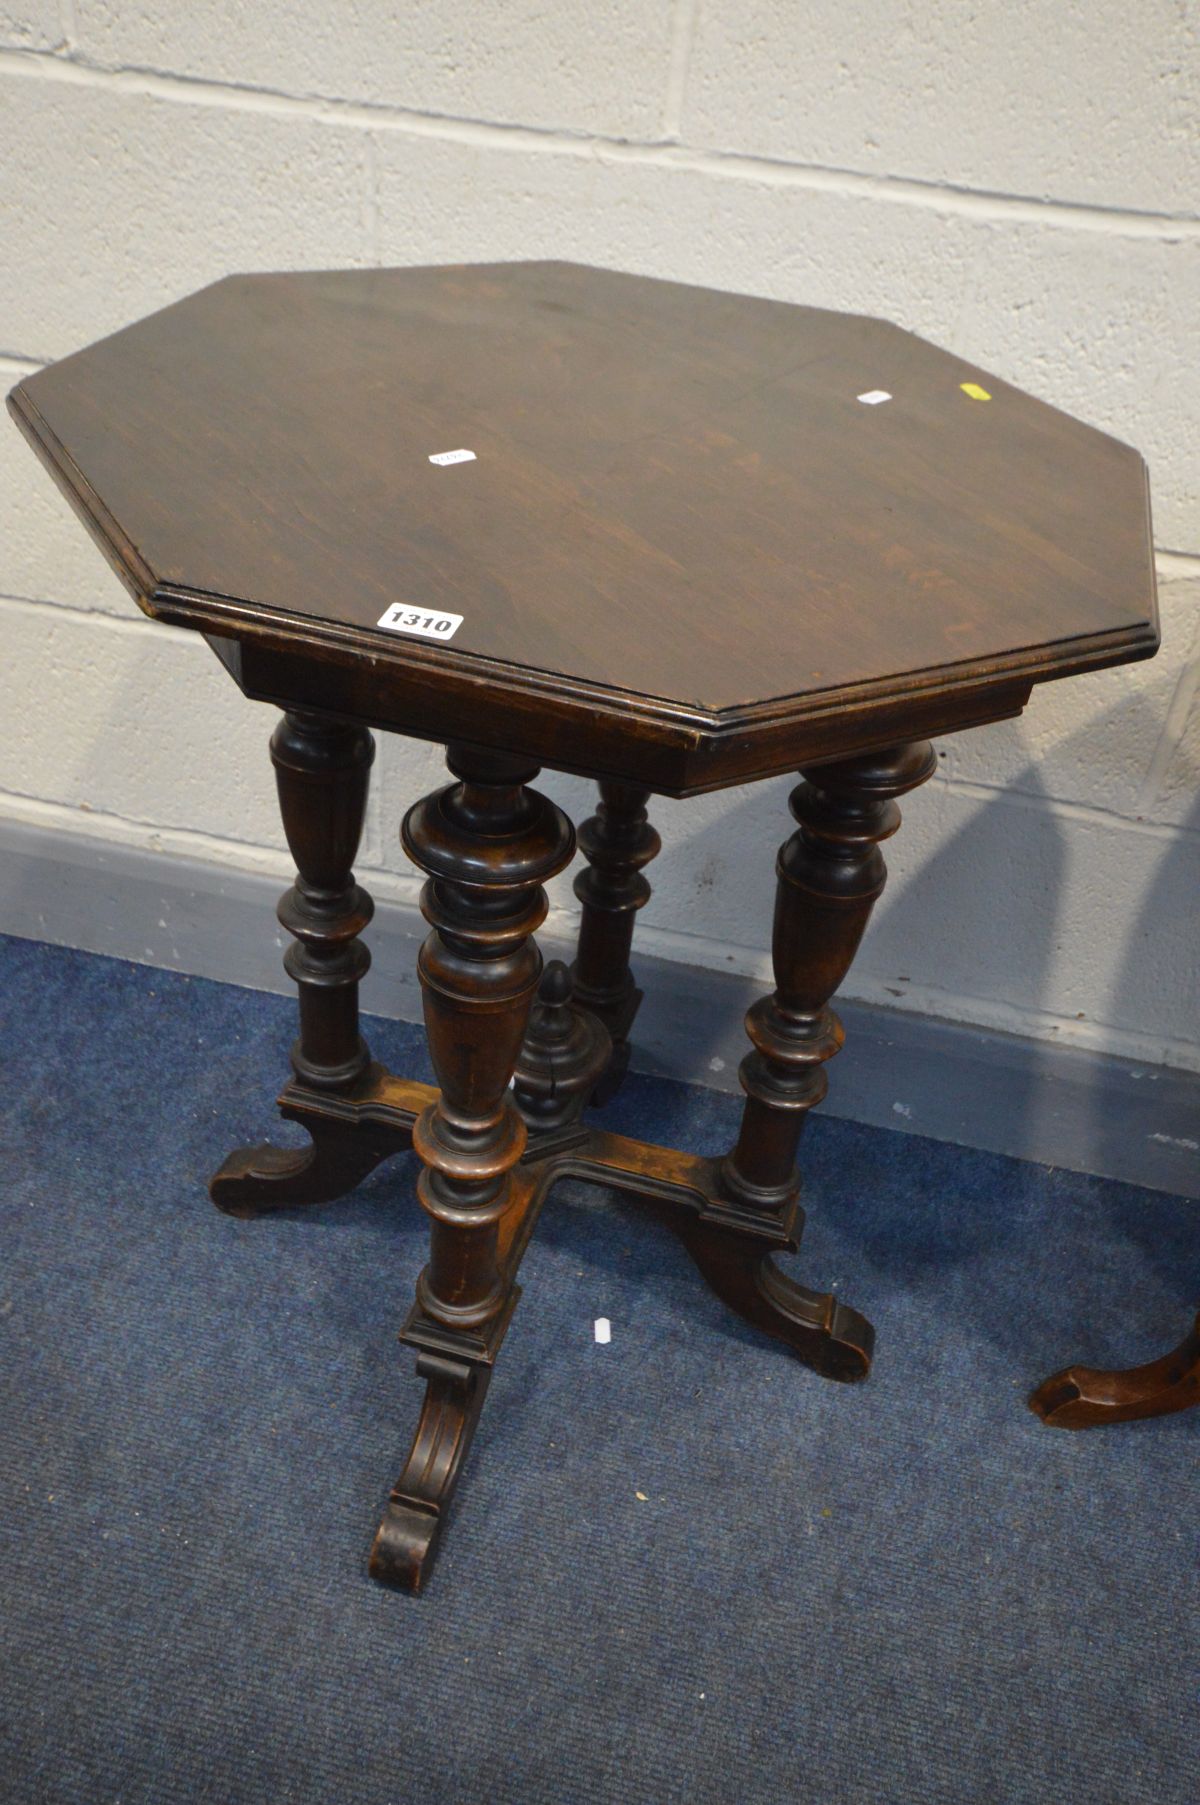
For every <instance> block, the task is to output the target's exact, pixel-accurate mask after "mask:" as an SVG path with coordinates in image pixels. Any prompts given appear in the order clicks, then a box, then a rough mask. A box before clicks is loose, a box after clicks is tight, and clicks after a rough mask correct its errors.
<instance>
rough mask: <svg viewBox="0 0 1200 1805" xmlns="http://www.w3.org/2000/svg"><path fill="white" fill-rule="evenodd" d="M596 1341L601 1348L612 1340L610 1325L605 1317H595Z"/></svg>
mask: <svg viewBox="0 0 1200 1805" xmlns="http://www.w3.org/2000/svg"><path fill="white" fill-rule="evenodd" d="M595 1332H596V1340H597V1341H598V1342H599V1343H600V1345H601V1347H603V1346H604V1345H605V1344H606V1343H607V1342H609V1341H611V1340H612V1324H611V1322H609V1320H608V1317H607V1316H597V1318H596V1322H595Z"/></svg>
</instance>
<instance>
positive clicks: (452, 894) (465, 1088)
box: [371, 745, 575, 1591]
mask: <svg viewBox="0 0 1200 1805" xmlns="http://www.w3.org/2000/svg"><path fill="white" fill-rule="evenodd" d="M447 762H448V764H449V766H450V769H451V771H452V772H453V773H454V774H455V776H456V777H457V778H458V780H459V781H458V782H457V783H454V784H451V785H449V786H448V787H447V788H446V789H444V790H441V791H439V792H438V793H437V794H436V795H434V796H431V797H429V798H427V799H426V800H425V801H424V802H420V803H418V804H417V805H416V807H415V808H413V809H411V810H410V811H409V813H408V815H407V816H406V817H405V821H404V827H403V831H402V838H403V842H404V849H405V851H406V852H407V853H408V855H409V857H410V858H411V859H412V860H413V861H414V863H416V864H417V865H419V866H420V867H421V868H422V869H423V870H424V871H426V872H427V873H428V875H429V882H428V883H427V884H426V885H425V888H424V891H423V892H422V897H421V908H422V911H423V913H424V915H425V918H426V920H427V921H428V922H429V923H430V925H431V927H432V932H431V933H430V935H429V937H428V939H427V940H426V941H425V944H424V946H423V947H422V949H421V954H420V959H419V964H418V971H419V975H420V979H421V990H422V997H423V1001H424V1010H425V1027H426V1032H427V1034H428V1037H429V1050H430V1056H431V1058H432V1060H433V1066H434V1070H435V1072H436V1074H437V1080H438V1084H439V1086H440V1094H439V1096H438V1099H437V1101H436V1103H434V1104H432V1105H431V1106H430V1107H429V1108H428V1109H427V1110H426V1111H425V1112H424V1113H423V1114H422V1115H421V1116H420V1117H419V1119H418V1121H417V1122H416V1125H415V1127H414V1129H413V1145H414V1147H415V1148H416V1151H417V1153H418V1154H419V1156H420V1158H421V1162H422V1167H423V1170H422V1172H421V1176H420V1179H419V1181H418V1186H417V1194H418V1196H419V1198H420V1201H421V1203H422V1205H423V1206H424V1208H425V1209H426V1211H427V1212H428V1214H429V1216H430V1219H431V1227H430V1253H429V1264H428V1265H427V1266H426V1268H425V1270H424V1272H422V1274H421V1276H420V1278H419V1280H418V1281H417V1301H416V1304H415V1306H414V1309H413V1312H412V1314H411V1316H410V1317H409V1319H408V1322H407V1323H406V1325H405V1328H404V1331H403V1333H402V1335H401V1340H402V1341H405V1342H407V1343H408V1344H409V1345H410V1346H412V1347H415V1348H416V1349H417V1350H418V1362H417V1370H418V1372H419V1373H420V1374H421V1375H422V1376H423V1377H425V1378H426V1379H427V1380H428V1389H427V1392H426V1398H425V1404H424V1408H423V1410H422V1414H421V1420H420V1423H419V1425H418V1428H417V1433H416V1438H415V1440H414V1442H413V1446H412V1451H411V1453H410V1455H409V1458H408V1462H407V1465H406V1466H405V1469H404V1472H403V1473H402V1474H401V1477H400V1479H399V1480H398V1481H397V1484H396V1486H395V1488H394V1490H393V1492H392V1495H391V1499H390V1501H389V1504H388V1507H387V1510H386V1512H385V1514H384V1518H383V1522H382V1524H381V1525H380V1528H379V1532H378V1534H377V1536H376V1538H375V1545H374V1548H373V1549H372V1553H371V1572H372V1574H373V1575H374V1576H375V1578H376V1579H379V1580H382V1581H383V1582H384V1583H385V1584H388V1585H394V1586H400V1587H403V1588H405V1589H407V1590H410V1591H416V1590H418V1589H419V1587H420V1586H421V1584H422V1582H423V1580H424V1578H425V1575H426V1573H427V1571H428V1567H429V1562H430V1559H431V1556H432V1554H433V1551H434V1548H435V1546H436V1537H437V1532H438V1529H439V1527H440V1525H441V1523H442V1521H443V1519H444V1516H445V1511H446V1507H447V1505H448V1503H449V1501H450V1497H451V1495H452V1493H453V1491H454V1487H455V1483H456V1481H457V1478H458V1474H459V1471H460V1470H461V1467H462V1462H463V1458H464V1456H465V1454H466V1451H467V1448H468V1446H469V1445H470V1440H471V1435H472V1432H473V1429H474V1425H475V1420H476V1418H477V1416H478V1414H479V1409H480V1406H481V1404H482V1401H483V1392H484V1389H485V1387H486V1385H487V1382H488V1378H489V1375H490V1371H491V1367H492V1365H493V1363H494V1361H495V1358H496V1354H497V1351H498V1349H499V1347H500V1343H501V1340H502V1339H503V1336H504V1331H505V1329H506V1328H507V1326H508V1320H509V1317H510V1316H511V1314H512V1310H513V1307H514V1305H515V1303H516V1299H517V1295H518V1292H517V1288H516V1286H515V1285H514V1283H513V1282H512V1277H511V1267H510V1263H509V1260H508V1259H507V1258H506V1254H505V1251H504V1250H505V1249H506V1248H507V1246H508V1244H509V1241H510V1239H511V1230H512V1218H513V1215H514V1214H515V1213H516V1212H517V1211H519V1209H520V1207H521V1203H522V1196H523V1193H522V1192H521V1191H520V1189H519V1187H515V1186H514V1184H513V1180H512V1176H511V1175H512V1171H513V1168H514V1166H516V1164H517V1162H518V1161H519V1160H520V1158H521V1154H522V1152H523V1151H524V1148H525V1142H526V1129H525V1124H524V1122H523V1121H522V1119H521V1116H520V1114H519V1113H518V1111H517V1108H516V1106H515V1104H514V1102H513V1099H512V1096H511V1094H510V1092H509V1088H508V1086H509V1080H510V1078H511V1077H512V1075H513V1072H514V1069H515V1067H516V1064H517V1059H518V1055H519V1053H520V1050H521V1043H522V1040H523V1038H524V1035H525V1030H526V1024H527V1022H528V1019H529V1013H530V1006H531V1004H532V1002H533V997H534V993H535V991H536V990H537V986H538V979H539V977H540V975H541V968H542V960H541V954H540V953H539V952H538V950H537V947H536V945H535V944H534V942H533V940H532V939H531V938H530V936H531V935H532V934H533V932H534V930H535V929H536V928H537V927H538V926H539V925H540V924H541V922H542V921H543V920H544V918H545V914H546V896H545V892H544V890H543V889H542V884H543V882H544V881H545V879H547V878H548V877H551V876H553V874H554V873H555V872H557V871H561V870H562V869H563V867H564V866H565V865H566V864H567V863H568V862H569V861H570V858H571V855H572V853H573V852H574V841H575V836H574V832H573V830H572V827H571V824H570V822H569V821H568V820H567V818H566V816H565V815H564V814H563V813H562V811H561V810H560V809H558V808H556V807H555V806H554V804H553V803H551V802H549V801H548V800H547V799H546V798H545V797H543V796H539V795H537V794H535V793H534V792H532V791H530V790H527V789H526V788H525V785H526V783H527V782H528V781H529V780H530V779H531V778H533V777H534V776H536V774H537V767H536V765H532V764H529V763H527V762H526V761H524V760H520V759H516V758H511V757H507V756H502V755H501V754H499V753H489V752H484V751H481V750H479V749H478V748H474V747H469V746H458V745H456V746H451V747H450V748H449V749H448V753H447Z"/></svg>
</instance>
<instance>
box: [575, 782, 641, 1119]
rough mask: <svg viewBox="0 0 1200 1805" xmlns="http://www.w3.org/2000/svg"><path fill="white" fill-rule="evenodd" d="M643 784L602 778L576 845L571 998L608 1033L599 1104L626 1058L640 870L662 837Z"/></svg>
mask: <svg viewBox="0 0 1200 1805" xmlns="http://www.w3.org/2000/svg"><path fill="white" fill-rule="evenodd" d="M649 795H650V792H649V790H645V789H642V788H641V787H640V786H638V785H636V784H630V783H615V782H603V783H601V785H600V803H599V806H598V808H597V810H596V813H595V814H594V815H592V816H590V817H589V818H588V820H586V821H585V822H584V823H583V825H582V827H581V828H580V829H579V850H580V851H581V852H582V853H583V855H584V857H585V858H586V859H587V861H588V862H587V864H586V865H585V866H584V868H583V870H582V871H581V872H580V873H579V874H578V876H577V877H576V879H575V883H574V890H575V894H576V896H577V897H578V898H579V901H580V902H581V904H582V905H583V907H582V911H581V914H580V921H579V945H578V947H577V949H576V954H575V961H574V963H573V965H572V967H571V976H572V978H573V980H574V993H573V994H574V1000H575V1002H577V1003H580V1004H582V1006H583V1007H584V1008H585V1009H590V1010H591V1012H592V1014H593V1015H596V1016H599V1018H600V1020H601V1021H602V1022H603V1024H604V1026H605V1027H606V1028H607V1029H608V1032H609V1034H610V1035H611V1036H612V1042H613V1052H612V1058H611V1061H610V1063H609V1067H608V1071H607V1073H606V1075H605V1076H604V1077H603V1078H602V1079H601V1081H600V1083H599V1084H598V1085H597V1087H596V1092H595V1096H596V1101H597V1102H603V1101H604V1100H605V1098H606V1097H609V1096H611V1095H612V1094H613V1092H614V1091H615V1090H616V1089H617V1087H618V1085H619V1084H620V1082H621V1079H622V1078H623V1077H624V1075H625V1070H626V1067H627V1066H628V1064H629V1041H628V1035H629V1030H630V1028H631V1027H632V1025H633V1018H634V1016H635V1015H636V1014H637V1010H638V1004H639V1003H640V1002H641V1000H642V993H641V991H640V990H639V989H638V988H637V985H636V984H635V983H634V981H633V973H632V972H631V971H630V969H629V953H630V948H631V946H632V944H633V923H634V917H635V916H636V914H637V912H638V910H639V909H640V908H642V907H644V905H645V904H646V903H647V902H648V901H649V899H650V885H649V882H648V881H647V879H646V878H645V877H644V876H643V874H642V867H643V865H648V864H649V863H650V861H651V859H652V858H654V856H655V854H656V853H657V852H658V851H659V848H660V847H661V845H662V841H661V840H660V839H659V837H658V834H657V833H656V832H655V830H654V828H653V827H651V825H650V823H649V821H648V819H647V817H646V802H647V799H648V798H649Z"/></svg>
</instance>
